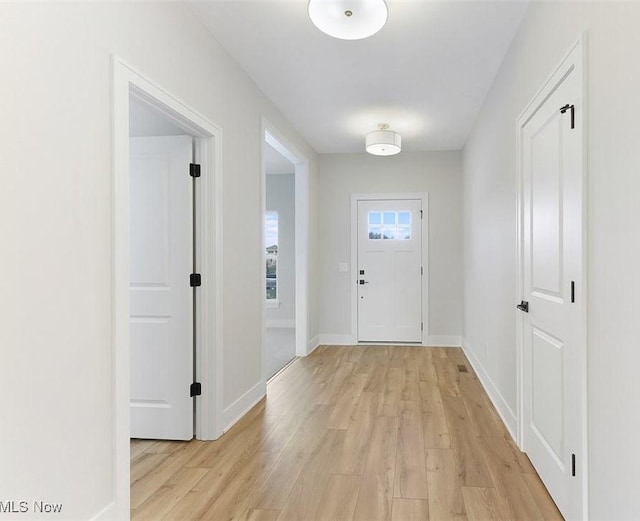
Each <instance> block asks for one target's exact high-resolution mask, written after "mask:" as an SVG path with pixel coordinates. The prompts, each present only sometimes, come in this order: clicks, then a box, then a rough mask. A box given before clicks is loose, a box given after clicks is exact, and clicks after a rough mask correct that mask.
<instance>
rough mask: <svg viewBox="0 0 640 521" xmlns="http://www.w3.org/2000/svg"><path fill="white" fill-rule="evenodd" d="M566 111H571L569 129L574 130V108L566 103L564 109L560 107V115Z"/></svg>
mask: <svg viewBox="0 0 640 521" xmlns="http://www.w3.org/2000/svg"><path fill="white" fill-rule="evenodd" d="M567 110H570V111H571V128H576V107H575V105H569V104H568V103H567V104H566V105H565V106H564V107H560V114H564V113H565V112H566V111H567Z"/></svg>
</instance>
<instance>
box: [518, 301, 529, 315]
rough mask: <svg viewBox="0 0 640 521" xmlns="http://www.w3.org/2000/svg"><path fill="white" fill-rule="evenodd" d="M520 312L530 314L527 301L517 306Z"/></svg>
mask: <svg viewBox="0 0 640 521" xmlns="http://www.w3.org/2000/svg"><path fill="white" fill-rule="evenodd" d="M516 307H517V308H518V309H519V310H520V311H524V312H525V313H529V303H528V302H527V301H526V300H521V301H520V304H518V305H517V306H516Z"/></svg>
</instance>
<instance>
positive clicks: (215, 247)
mask: <svg viewBox="0 0 640 521" xmlns="http://www.w3.org/2000/svg"><path fill="white" fill-rule="evenodd" d="M113 87H114V90H113V114H114V121H113V143H114V149H113V168H114V177H113V179H114V184H113V216H114V217H113V219H114V220H113V242H112V244H113V267H114V268H113V283H112V288H113V342H114V348H113V353H114V355H113V356H114V358H113V373H112V375H113V380H112V382H113V384H112V385H113V409H114V426H115V429H114V453H115V458H114V473H113V476H114V490H115V504H114V509H115V511H116V515H115V516H114V517H116V518H118V519H128V517H129V507H130V489H129V487H130V474H129V464H130V437H131V435H132V434H135V433H133V432H132V422H131V415H130V414H131V407H130V398H131V393H132V391H134V392H136V389H137V390H138V391H139V390H140V386H139V383H140V381H139V380H138V381H134V382H132V380H133V379H135V378H139V377H140V374H139V373H140V372H141V369H143V368H144V363H141V362H144V357H145V356H147V357H148V356H149V353H150V350H149V349H147V350H146V352H145V349H144V348H143V349H142V350H138V351H137V352H136V351H135V350H134V349H132V347H133V346H134V344H136V343H137V344H138V345H143V346H144V345H148V346H152V345H153V346H154V347H157V346H158V345H161V346H162V345H163V344H167V342H168V339H169V337H171V334H169V333H167V331H169V330H170V328H169V327H168V326H167V322H169V321H170V320H171V319H173V317H172V313H173V312H171V311H169V312H168V311H167V309H169V308H170V307H171V306H170V305H169V308H167V307H166V306H165V309H157V310H152V308H153V306H154V305H155V304H159V305H160V307H162V306H163V305H164V304H166V303H163V302H161V301H162V299H155V300H154V298H153V297H152V296H149V298H147V301H146V303H145V306H147V308H148V309H146V308H145V309H144V310H143V311H139V308H138V307H137V306H138V305H139V302H134V299H133V298H132V289H133V287H135V289H136V290H141V289H144V290H145V291H146V292H151V293H153V291H154V290H155V291H156V293H158V294H159V293H163V292H164V293H165V294H167V293H170V292H169V291H166V289H167V287H166V286H171V285H173V286H175V287H176V288H177V287H178V286H180V290H181V291H182V293H184V294H186V300H185V298H184V295H183V300H185V302H186V307H187V308H189V311H188V313H187V317H186V319H185V317H182V318H181V319H180V320H179V321H180V322H181V323H182V325H183V327H182V330H183V331H182V332H181V333H180V340H179V342H180V343H182V342H184V341H185V339H186V344H187V345H186V346H185V347H183V352H184V353H183V354H184V356H185V357H186V358H184V359H183V358H180V364H181V366H182V371H181V373H182V374H183V375H184V374H187V379H186V380H185V382H182V383H181V384H180V385H181V386H182V384H184V386H185V387H186V388H185V389H184V391H183V390H182V389H180V393H183V392H184V394H183V396H184V395H186V397H187V398H186V400H187V402H186V403H187V404H188V405H187V409H190V410H186V414H183V415H182V416H180V419H178V420H176V421H180V422H183V423H182V424H181V425H180V428H181V429H182V430H183V435H182V437H183V438H185V437H186V438H189V437H193V436H195V437H196V438H198V439H202V440H212V439H216V438H217V437H219V436H220V434H221V430H220V425H221V424H222V422H221V414H222V407H221V391H220V390H221V387H222V356H221V352H220V349H221V346H222V316H221V312H222V306H221V303H222V302H221V301H222V295H221V288H222V284H221V283H222V271H221V269H222V262H221V233H220V224H221V204H220V203H221V193H220V187H221V161H220V155H219V152H218V144H219V143H220V139H221V131H220V129H219V128H218V127H216V126H215V125H213V124H212V123H211V122H209V121H208V120H206V119H205V118H203V117H202V116H201V115H199V114H198V113H197V112H196V111H194V110H193V109H191V108H189V107H188V106H187V105H185V104H184V103H182V102H181V101H179V100H178V99H177V98H175V97H173V96H172V95H170V94H168V93H167V92H166V91H165V90H163V89H161V88H160V87H158V86H157V85H155V84H154V83H152V82H151V81H150V80H148V79H146V78H145V77H143V76H142V75H141V74H140V73H139V72H137V71H135V70H134V69H133V68H132V67H130V66H129V65H128V64H126V63H125V62H124V61H122V60H120V59H119V58H117V57H114V85H113ZM150 134H156V136H153V137H152V136H150ZM168 150H171V153H168V152H167V151H168ZM158 151H162V153H159V152H158ZM174 152H175V153H174ZM154 154H155V155H156V156H157V157H160V156H163V157H164V158H165V159H166V161H165V162H164V163H165V164H166V165H165V166H162V165H163V162H162V161H159V160H158V159H157V157H156V159H153V157H152V156H153V155H154ZM134 157H135V158H136V159H135V160H134V161H132V158H134ZM175 157H180V158H181V159H180V163H184V162H185V160H186V162H187V164H186V165H184V171H183V174H184V176H185V177H186V179H187V184H186V186H187V188H186V189H185V188H184V185H183V186H182V187H181V188H179V189H178V190H180V191H181V193H182V196H181V199H180V201H179V204H178V205H177V206H174V205H175V201H174V200H173V199H171V202H170V203H167V200H168V199H167V197H166V196H167V194H169V193H170V192H172V191H173V190H174V188H175V187H174V186H172V185H171V182H172V181H173V180H174V179H175V175H173V171H171V175H170V173H169V171H170V170H172V169H173V168H174V166H175V165H171V163H172V161H174V159H175ZM158 161H159V162H158ZM136 162H137V163H138V164H137V165H134V163H136ZM191 164H194V165H200V169H199V174H200V175H199V176H196V175H191V174H195V167H191V166H190V165H191ZM134 169H135V171H134ZM181 169H182V166H179V167H177V170H176V171H178V170H181ZM163 172H164V173H163ZM195 183H197V187H196V190H194V191H192V189H191V187H192V185H193V184H195ZM177 200H178V199H176V201H177ZM136 205H137V206H136ZM163 205H164V206H163ZM140 209H142V211H138V210H140ZM154 212H155V213H154ZM194 221H195V222H196V223H197V224H196V226H195V227H193V222H194ZM177 222H181V223H182V224H184V223H186V229H187V233H186V240H185V237H180V236H181V235H183V233H182V232H183V231H184V229H185V226H183V227H182V228H179V230H178V232H177V233H174V235H177V236H178V239H177V240H178V242H180V241H182V242H180V244H182V243H184V244H183V246H184V245H186V250H187V251H186V252H185V251H181V253H180V255H176V254H175V252H173V251H172V252H171V253H170V254H167V251H168V250H171V249H172V248H171V246H174V245H172V244H169V243H167V242H166V240H165V239H166V238H165V237H160V236H161V235H163V234H164V232H165V231H166V230H164V228H166V229H167V230H168V229H169V227H170V226H174V225H176V223H177ZM159 223H163V224H162V226H160V224H159ZM176 226H177V225H176ZM163 227H164V228H163ZM161 228H162V229H161ZM154 234H155V239H157V240H152V239H154ZM159 237H160V238H159ZM134 240H135V244H132V242H133V241H134ZM194 244H195V245H197V248H196V249H195V250H193V249H192V247H193V245H194ZM163 249H164V254H165V255H164V261H163V262H160V263H158V262H155V261H153V262H151V263H148V262H147V263H146V264H145V262H146V261H145V259H144V258H143V256H144V255H146V256H147V257H148V259H149V258H150V259H154V258H155V257H157V255H159V254H160V253H162V250H163ZM178 249H180V250H185V248H181V247H180V248H178ZM180 256H181V260H179V261H178V260H177V257H180ZM148 259H147V260H148ZM185 259H186V261H185ZM141 260H142V263H141ZM174 261H176V262H178V263H179V264H181V267H180V269H181V270H183V271H184V270H185V269H186V272H187V273H186V276H185V279H186V280H185V281H184V284H183V283H182V281H178V279H176V281H177V282H171V284H165V282H167V280H169V279H168V278H167V277H166V274H167V273H168V272H170V271H171V269H169V266H167V263H169V264H170V263H173V262H174ZM185 262H186V268H185V266H184V265H185ZM153 270H156V273H155V274H153V275H154V276H153V277H152V276H151V274H152V273H151V272H153ZM176 272H177V273H178V272H179V273H180V275H179V277H178V278H182V276H183V275H182V272H181V271H176ZM196 272H197V274H199V275H200V284H199V285H198V284H195V282H196V280H197V277H192V275H194V276H195V275H196ZM136 277H137V278H139V279H140V280H136ZM147 279H148V280H147ZM159 281H160V282H162V283H161V284H160V283H159ZM132 283H133V284H132ZM185 287H186V288H187V289H186V291H185V290H184V288H185ZM192 287H197V288H196V289H197V290H196V291H195V292H194V291H193V289H192ZM138 296H139V295H138ZM156 296H158V295H156ZM169 300H170V299H169ZM181 307H185V306H182V305H177V306H174V308H173V309H174V311H175V310H176V309H178V308H181ZM150 310H151V311H150ZM175 312H176V313H177V314H180V312H181V311H180V310H179V309H178V311H175ZM132 315H133V316H134V317H135V318H136V319H139V318H140V317H143V319H142V320H138V323H137V324H136V325H135V327H132V322H135V320H133V321H132V319H131V317H132ZM136 315H139V316H136ZM176 316H177V315H176ZM140 323H144V324H146V325H145V326H144V327H143V328H142V329H141V328H140V327H138V326H139V325H140ZM145 328H146V329H145ZM185 329H186V333H185V331H184V330H185ZM183 337H184V338H183ZM141 339H142V344H140V341H141ZM194 344H195V348H194ZM164 347H165V349H161V350H160V352H156V353H155V355H156V357H157V358H161V355H162V356H164V355H166V353H167V349H166V347H167V346H166V345H164ZM136 356H137V357H138V358H140V359H139V360H134V359H133V358H134V357H136ZM156 362H157V360H154V363H156ZM164 365H165V367H168V366H169V365H168V364H167V363H166V360H165V364H164ZM142 372H144V371H142ZM165 376H166V374H165ZM142 378H143V379H144V378H147V379H148V380H149V381H150V382H151V383H152V385H151V386H147V387H148V388H153V386H154V385H163V383H166V382H163V378H158V375H157V374H156V375H152V374H147V375H144V374H142ZM132 383H133V385H132ZM147 383H149V382H147ZM194 383H199V384H200V390H201V394H199V395H197V392H196V393H194V392H193V391H194V390H197V386H196V387H194V386H192V384H194ZM156 390H157V389H156ZM147 391H148V389H147V390H145V391H144V392H143V394H144V393H146V392H147ZM162 392H164V391H163V390H162V391H161V392H160V394H162ZM191 394H196V395H197V398H196V400H195V404H194V403H193V398H192V397H191ZM138 401H139V402H142V403H144V405H145V406H146V407H147V409H148V411H151V413H154V412H157V410H160V411H161V412H162V410H164V412H166V410H168V409H171V407H172V406H173V404H168V403H164V402H167V400H159V401H158V402H157V403H153V402H154V398H153V397H152V396H149V395H147V396H143V398H142V400H138ZM154 408H155V409H156V411H154V410H153V409H154ZM182 409H183V412H184V407H183V408H182ZM185 418H186V422H187V424H186V425H185V424H184V422H185ZM145 421H146V420H145ZM143 423H144V422H143ZM151 424H153V421H151ZM185 433H186V434H185ZM154 437H156V438H164V437H173V436H172V435H171V434H163V433H159V434H158V435H157V436H154Z"/></svg>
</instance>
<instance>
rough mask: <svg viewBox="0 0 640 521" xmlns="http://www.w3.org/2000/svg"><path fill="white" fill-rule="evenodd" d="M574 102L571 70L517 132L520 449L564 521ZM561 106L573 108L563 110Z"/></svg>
mask: <svg viewBox="0 0 640 521" xmlns="http://www.w3.org/2000/svg"><path fill="white" fill-rule="evenodd" d="M579 97H580V91H579V83H578V82H577V79H576V72H575V70H572V71H571V72H570V73H569V74H568V76H565V78H564V80H561V81H559V83H557V85H556V86H555V88H554V89H553V90H552V92H551V93H550V95H549V96H548V97H547V98H546V100H545V101H543V102H542V103H541V104H540V105H539V106H538V107H537V110H535V111H533V115H532V116H531V118H530V119H529V120H528V121H527V122H526V124H524V126H522V128H521V158H522V212H523V214H522V225H523V234H522V239H523V243H522V244H523V258H522V261H523V272H522V273H523V290H524V301H525V302H523V303H521V306H520V309H521V311H523V312H524V313H523V314H522V317H523V321H524V323H523V354H524V400H523V406H524V425H523V448H524V451H525V452H526V453H527V454H528V456H529V458H530V459H531V461H532V463H533V465H534V466H535V468H536V470H537V471H538V473H539V474H540V477H541V478H542V480H543V482H544V483H545V485H546V486H547V488H548V490H549V492H550V493H551V495H552V497H553V498H554V500H555V502H556V504H557V505H558V507H559V509H560V511H561V512H562V513H563V515H564V516H565V518H566V519H582V488H581V480H580V479H579V478H576V476H575V474H576V473H577V472H579V469H576V467H575V465H576V463H575V460H574V458H575V457H576V455H579V454H580V453H581V447H582V441H581V440H582V418H581V413H580V411H581V408H582V405H581V400H582V396H581V386H580V376H579V375H580V374H581V371H580V367H581V365H580V364H581V361H580V356H579V352H580V351H579V345H578V342H579V341H580V334H579V331H580V329H579V328H580V320H581V318H580V305H581V303H580V302H577V301H576V298H578V299H580V298H581V294H582V292H581V291H580V290H581V288H580V287H579V286H580V281H581V269H582V268H581V266H582V264H581V263H582V171H581V154H582V150H581V129H580V127H579V126H578V125H576V118H575V117H574V115H573V114H572V112H573V110H574V108H575V107H577V106H578V101H579ZM567 104H569V105H574V108H570V107H566V108H565V111H564V112H561V110H560V109H561V108H562V107H564V106H565V105H567ZM572 125H574V128H572ZM576 291H577V292H578V294H576ZM526 304H528V312H526V309H523V308H524V307H525V306H526ZM580 463H583V462H580Z"/></svg>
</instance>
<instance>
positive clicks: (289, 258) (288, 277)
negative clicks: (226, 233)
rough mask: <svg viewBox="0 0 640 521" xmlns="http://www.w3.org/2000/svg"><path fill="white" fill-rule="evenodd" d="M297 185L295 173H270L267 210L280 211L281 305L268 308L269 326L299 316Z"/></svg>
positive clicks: (268, 177) (279, 277)
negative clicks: (296, 256) (296, 246)
mask: <svg viewBox="0 0 640 521" xmlns="http://www.w3.org/2000/svg"><path fill="white" fill-rule="evenodd" d="M295 188H296V184H295V175H294V174H278V175H268V176H267V211H268V212H278V302H279V306H278V307H277V308H275V307H274V308H272V307H269V308H267V327H269V322H270V321H274V320H277V321H290V322H292V323H293V321H294V320H295V317H296V301H295V296H296V295H295V285H296V277H295V276H296V266H295V262H296V260H295V245H296V242H295V231H296V230H295V223H296V220H295V219H296V217H295V210H296V209H295V195H296V194H295ZM292 327H293V326H292Z"/></svg>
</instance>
